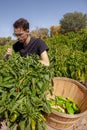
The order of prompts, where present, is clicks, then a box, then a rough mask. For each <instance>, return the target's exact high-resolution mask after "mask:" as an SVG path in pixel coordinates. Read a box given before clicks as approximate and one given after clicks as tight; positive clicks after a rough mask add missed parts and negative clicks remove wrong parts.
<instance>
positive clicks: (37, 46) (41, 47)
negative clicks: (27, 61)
mask: <svg viewBox="0 0 87 130" xmlns="http://www.w3.org/2000/svg"><path fill="white" fill-rule="evenodd" d="M13 49H14V51H15V52H19V53H20V55H21V56H27V55H31V54H37V55H39V56H40V55H41V53H42V52H43V51H45V50H46V51H48V46H47V45H46V44H45V42H44V41H43V40H41V39H39V38H31V39H30V42H29V44H27V45H26V46H24V44H23V43H20V42H19V41H18V42H16V43H15V44H13Z"/></svg>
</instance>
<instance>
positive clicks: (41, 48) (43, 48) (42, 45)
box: [38, 39, 49, 55]
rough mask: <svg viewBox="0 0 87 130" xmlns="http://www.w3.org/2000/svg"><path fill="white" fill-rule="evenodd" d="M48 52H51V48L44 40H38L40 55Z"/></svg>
mask: <svg viewBox="0 0 87 130" xmlns="http://www.w3.org/2000/svg"><path fill="white" fill-rule="evenodd" d="M48 50H49V48H48V46H47V45H46V43H45V42H44V41H43V40H41V39H38V53H39V55H41V53H42V52H44V51H48Z"/></svg>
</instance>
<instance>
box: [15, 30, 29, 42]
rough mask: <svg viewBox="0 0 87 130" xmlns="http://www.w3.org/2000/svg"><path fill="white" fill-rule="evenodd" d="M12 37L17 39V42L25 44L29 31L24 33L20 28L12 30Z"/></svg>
mask: <svg viewBox="0 0 87 130" xmlns="http://www.w3.org/2000/svg"><path fill="white" fill-rule="evenodd" d="M14 35H15V36H16V37H17V39H18V41H19V42H21V43H25V41H26V40H27V37H28V35H29V30H26V31H24V30H23V29H22V28H14Z"/></svg>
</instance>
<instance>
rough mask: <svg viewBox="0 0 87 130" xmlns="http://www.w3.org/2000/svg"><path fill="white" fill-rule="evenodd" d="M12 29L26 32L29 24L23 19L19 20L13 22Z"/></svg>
mask: <svg viewBox="0 0 87 130" xmlns="http://www.w3.org/2000/svg"><path fill="white" fill-rule="evenodd" d="M13 27H14V28H23V30H26V29H29V22H28V21H27V20H26V19H24V18H20V19H18V20H16V21H15V22H14V24H13Z"/></svg>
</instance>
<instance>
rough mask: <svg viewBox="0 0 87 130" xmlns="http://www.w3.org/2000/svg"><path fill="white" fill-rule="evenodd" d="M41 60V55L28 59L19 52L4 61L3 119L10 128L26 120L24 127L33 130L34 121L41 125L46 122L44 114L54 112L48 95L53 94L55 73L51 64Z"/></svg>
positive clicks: (0, 84)
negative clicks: (52, 71) (51, 68)
mask: <svg viewBox="0 0 87 130" xmlns="http://www.w3.org/2000/svg"><path fill="white" fill-rule="evenodd" d="M38 60H39V57H37V56H28V57H26V58H25V57H21V56H20V55H19V54H13V55H12V56H11V57H10V58H9V59H8V60H0V70H1V71H0V119H2V118H5V120H6V121H7V124H8V127H9V129H11V128H13V126H14V125H15V124H16V123H17V124H20V123H21V121H22V122H24V126H23V127H24V129H22V128H21V129H22V130H25V127H26V130H32V128H31V125H32V124H31V121H32V120H34V121H35V122H38V123H40V128H41V127H43V123H45V120H43V119H44V115H43V113H44V112H46V113H50V112H51V109H50V106H49V104H48V102H47V100H46V97H47V93H52V86H51V84H50V83H51V80H52V78H53V75H52V73H51V70H50V67H46V66H44V65H42V64H41V63H39V62H38ZM41 129H42V128H41ZM44 129H45V128H43V129H42V130H44ZM38 130H39V129H38Z"/></svg>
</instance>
